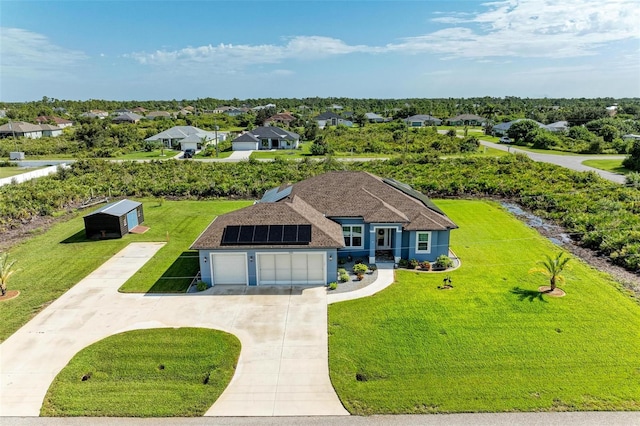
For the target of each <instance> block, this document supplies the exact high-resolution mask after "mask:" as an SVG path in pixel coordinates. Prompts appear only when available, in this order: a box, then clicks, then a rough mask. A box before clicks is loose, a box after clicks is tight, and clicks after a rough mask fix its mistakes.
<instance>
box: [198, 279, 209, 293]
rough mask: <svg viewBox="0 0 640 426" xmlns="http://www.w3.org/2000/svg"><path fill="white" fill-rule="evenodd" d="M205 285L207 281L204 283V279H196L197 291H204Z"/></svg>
mask: <svg viewBox="0 0 640 426" xmlns="http://www.w3.org/2000/svg"><path fill="white" fill-rule="evenodd" d="M207 287H208V286H207V283H205V282H204V281H198V282H197V283H196V289H198V291H205V290H206V289H207Z"/></svg>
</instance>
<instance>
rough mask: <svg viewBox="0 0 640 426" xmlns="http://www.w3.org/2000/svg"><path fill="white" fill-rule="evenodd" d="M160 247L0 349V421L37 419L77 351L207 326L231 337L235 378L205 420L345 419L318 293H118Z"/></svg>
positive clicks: (86, 287) (118, 267)
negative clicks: (123, 335) (236, 343)
mask: <svg viewBox="0 0 640 426" xmlns="http://www.w3.org/2000/svg"><path fill="white" fill-rule="evenodd" d="M162 245H163V243H133V244H130V245H129V246H127V247H126V248H124V249H123V250H122V251H120V252H119V253H118V254H116V255H115V256H114V257H113V258H111V259H110V260H108V261H107V262H105V263H104V264H103V265H102V266H101V267H99V268H98V269H96V270H95V271H94V272H93V273H91V274H90V275H89V276H87V277H86V278H85V279H83V280H82V281H81V282H79V283H78V284H77V285H75V286H74V287H73V288H71V289H70V290H69V291H68V292H67V293H65V294H64V295H62V296H61V297H60V298H59V299H57V300H56V301H55V302H53V303H52V304H51V305H50V306H48V307H47V308H46V309H44V310H43V311H42V312H40V313H39V314H38V315H37V316H36V317H35V318H34V319H32V320H31V321H30V322H29V323H27V324H26V325H25V326H24V327H22V328H21V329H20V330H18V331H17V332H16V333H14V334H13V335H12V336H11V337H9V338H8V339H7V340H6V341H4V342H3V343H2V344H1V345H0V369H1V370H0V416H38V415H39V412H40V407H41V405H42V401H43V399H44V396H45V394H46V391H47V389H48V388H49V385H50V384H51V382H52V380H53V379H54V378H55V376H56V375H57V374H58V373H59V372H60V370H61V369H62V368H63V367H64V366H65V365H66V364H67V363H68V362H69V361H70V360H71V358H72V357H73V356H74V355H75V354H76V353H77V352H78V351H79V350H81V349H82V348H84V347H86V346H88V345H90V344H92V343H94V342H96V341H98V340H101V339H103V338H105V337H107V336H110V335H112V334H116V333H120V332H122V331H127V330H134V329H142V328H156V327H205V328H214V329H219V330H224V331H227V332H229V333H232V334H234V335H235V336H237V337H238V338H239V339H240V341H241V343H242V351H241V355H240V359H239V362H238V366H237V369H236V373H235V375H234V377H233V379H232V381H231V383H230V385H229V386H228V387H227V389H226V390H225V391H224V393H223V394H222V395H221V396H220V398H219V399H218V401H217V402H216V403H215V404H214V405H213V406H212V407H211V409H209V411H208V412H207V413H206V415H211V416H291V415H348V412H347V411H346V410H345V409H344V408H343V407H342V404H341V403H340V401H339V399H338V397H337V395H336V394H335V391H334V390H333V387H332V386H331V382H330V380H329V368H328V346H327V297H326V291H325V288H324V287H316V288H310V287H295V286H293V287H292V286H287V287H282V286H280V287H254V288H250V287H224V286H220V287H215V288H213V289H210V290H207V291H206V292H203V293H200V294H189V295H186V294H180V295H143V294H120V293H118V292H117V289H118V288H119V287H120V286H121V285H122V284H123V283H124V282H125V281H126V280H127V279H128V278H129V277H130V276H131V275H133V274H134V273H135V272H136V271H137V270H138V269H140V268H141V267H142V266H143V265H144V264H145V263H146V261H147V260H148V259H150V258H151V257H153V255H154V254H155V253H156V252H157V251H158V250H159V249H160V248H161V247H162Z"/></svg>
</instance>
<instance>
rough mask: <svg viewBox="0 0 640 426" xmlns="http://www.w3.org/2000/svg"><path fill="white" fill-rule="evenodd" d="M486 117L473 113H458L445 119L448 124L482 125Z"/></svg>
mask: <svg viewBox="0 0 640 426" xmlns="http://www.w3.org/2000/svg"><path fill="white" fill-rule="evenodd" d="M487 121H488V120H487V119H486V118H484V117H480V116H479V115H475V114H460V115H456V116H455V117H451V118H448V119H447V123H448V124H449V126H484V125H485V124H487Z"/></svg>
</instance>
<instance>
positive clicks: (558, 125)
mask: <svg viewBox="0 0 640 426" xmlns="http://www.w3.org/2000/svg"><path fill="white" fill-rule="evenodd" d="M567 129H569V122H568V121H556V122H555V123H551V124H547V130H549V131H550V132H564V131H566V130H567Z"/></svg>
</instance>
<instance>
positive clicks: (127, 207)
mask: <svg viewBox="0 0 640 426" xmlns="http://www.w3.org/2000/svg"><path fill="white" fill-rule="evenodd" d="M139 205H141V203H139V202H137V201H133V200H127V199H124V200H120V201H116V202H114V203H109V204H106V205H104V206H102V207H100V208H99V209H98V210H96V211H94V212H91V213H89V214H88V215H85V217H87V216H92V215H94V214H98V213H102V214H108V215H111V216H118V217H120V216H122V215H125V214H127V213H129V212H130V211H131V210H133V209H136V208H137V207H138V206H139Z"/></svg>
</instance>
